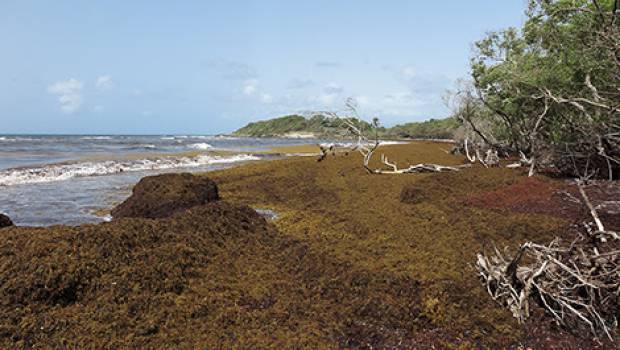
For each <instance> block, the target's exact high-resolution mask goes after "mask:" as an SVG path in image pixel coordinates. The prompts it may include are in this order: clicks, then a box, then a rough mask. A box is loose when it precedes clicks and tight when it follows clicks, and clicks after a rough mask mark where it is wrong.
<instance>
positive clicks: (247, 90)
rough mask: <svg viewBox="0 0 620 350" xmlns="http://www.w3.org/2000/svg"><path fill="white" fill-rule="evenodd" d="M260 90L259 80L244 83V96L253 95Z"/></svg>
mask: <svg viewBox="0 0 620 350" xmlns="http://www.w3.org/2000/svg"><path fill="white" fill-rule="evenodd" d="M257 89H258V80H256V79H249V80H246V81H245V82H244V83H243V94H244V95H253V94H254V93H255V92H256V90H257Z"/></svg>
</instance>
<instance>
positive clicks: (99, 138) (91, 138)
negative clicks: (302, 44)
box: [80, 136, 112, 140]
mask: <svg viewBox="0 0 620 350" xmlns="http://www.w3.org/2000/svg"><path fill="white" fill-rule="evenodd" d="M111 139H112V137H111V136H84V137H80V140H111Z"/></svg>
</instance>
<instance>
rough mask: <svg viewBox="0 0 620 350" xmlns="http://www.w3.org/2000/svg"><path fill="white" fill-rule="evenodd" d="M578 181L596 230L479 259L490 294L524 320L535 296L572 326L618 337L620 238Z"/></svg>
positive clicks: (548, 309) (559, 318)
mask: <svg viewBox="0 0 620 350" xmlns="http://www.w3.org/2000/svg"><path fill="white" fill-rule="evenodd" d="M577 186H579V191H580V193H581V195H582V199H583V203H584V204H585V205H586V206H587V207H588V208H589V210H590V214H591V216H592V218H593V220H594V221H595V224H596V228H597V229H596V230H588V234H587V235H584V236H583V237H582V238H580V239H577V240H576V241H574V242H572V243H570V244H568V245H567V244H562V242H561V241H560V240H559V239H555V240H554V241H552V242H551V243H550V244H548V245H540V244H536V243H533V242H527V243H525V244H523V245H521V247H520V248H519V250H518V251H517V253H516V254H515V255H514V257H512V258H510V257H508V255H507V254H502V253H501V252H500V251H499V250H497V249H495V252H494V255H490V256H485V255H483V254H478V259H477V263H476V265H477V268H478V272H479V275H480V277H481V279H482V281H483V282H484V284H485V286H486V288H487V291H488V292H489V294H490V295H491V296H492V297H493V299H495V300H497V301H499V302H501V303H502V304H504V305H505V306H507V307H508V308H509V310H510V311H511V312H512V314H513V316H514V317H516V318H517V319H518V320H519V321H520V322H523V321H525V320H526V319H527V318H528V317H529V315H530V307H529V302H530V297H535V298H536V299H537V300H538V302H539V304H540V305H541V306H542V307H543V308H544V309H545V310H547V312H548V313H549V314H550V315H551V316H552V317H553V318H554V319H555V320H556V321H557V322H558V323H560V324H562V325H564V326H566V327H567V328H569V329H570V330H573V331H578V330H580V329H582V328H583V327H585V328H586V329H587V330H589V331H590V332H592V333H593V334H595V335H601V334H605V335H606V336H607V337H608V338H609V339H611V340H612V341H613V338H612V332H613V330H614V329H615V328H616V327H617V326H618V319H617V314H618V308H619V307H620V240H619V237H618V234H617V233H615V232H612V231H609V230H605V227H604V226H603V223H602V222H601V220H600V218H599V215H598V213H597V211H596V208H594V207H593V206H592V204H591V202H590V200H589V198H588V196H587V194H586V191H585V187H584V185H583V183H581V182H578V183H577Z"/></svg>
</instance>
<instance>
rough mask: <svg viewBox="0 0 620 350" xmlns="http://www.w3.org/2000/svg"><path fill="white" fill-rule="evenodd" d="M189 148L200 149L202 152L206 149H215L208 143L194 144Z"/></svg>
mask: <svg viewBox="0 0 620 350" xmlns="http://www.w3.org/2000/svg"><path fill="white" fill-rule="evenodd" d="M187 147H189V148H193V149H200V150H205V149H209V148H213V146H211V145H210V144H208V143H193V144H191V145H188V146H187Z"/></svg>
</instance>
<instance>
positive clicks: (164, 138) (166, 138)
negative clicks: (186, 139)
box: [161, 136, 174, 140]
mask: <svg viewBox="0 0 620 350" xmlns="http://www.w3.org/2000/svg"><path fill="white" fill-rule="evenodd" d="M161 139H162V140H174V136H164V137H162V138H161Z"/></svg>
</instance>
